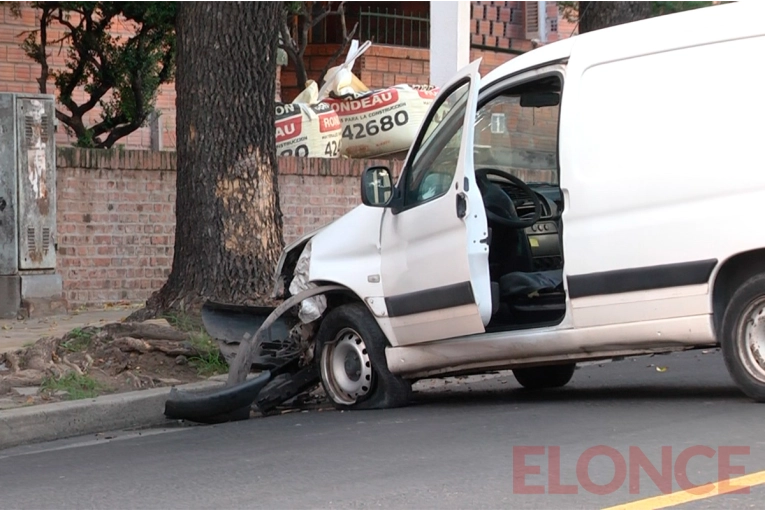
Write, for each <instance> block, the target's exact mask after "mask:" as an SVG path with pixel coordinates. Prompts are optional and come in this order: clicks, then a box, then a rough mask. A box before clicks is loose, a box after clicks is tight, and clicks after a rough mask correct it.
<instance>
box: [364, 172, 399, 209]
mask: <svg viewBox="0 0 765 510" xmlns="http://www.w3.org/2000/svg"><path fill="white" fill-rule="evenodd" d="M392 198H393V179H391V172H390V170H389V169H388V168H387V167H384V166H373V167H371V168H367V169H366V170H364V173H363V174H361V203H363V204H364V205H368V206H370V207H386V206H387V205H388V204H389V203H390V201H391V199H392Z"/></svg>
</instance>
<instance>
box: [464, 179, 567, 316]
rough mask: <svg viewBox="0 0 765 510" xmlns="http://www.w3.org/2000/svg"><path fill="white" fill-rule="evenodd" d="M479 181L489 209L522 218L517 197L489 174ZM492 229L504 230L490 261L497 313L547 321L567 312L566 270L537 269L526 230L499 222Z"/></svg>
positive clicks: (495, 244)
mask: <svg viewBox="0 0 765 510" xmlns="http://www.w3.org/2000/svg"><path fill="white" fill-rule="evenodd" d="M476 181H477V184H478V187H479V189H480V190H481V195H482V197H483V201H484V206H485V207H486V209H488V210H490V211H493V212H494V213H495V214H498V215H500V216H506V217H507V216H509V217H512V218H517V217H518V213H517V212H516V210H515V205H514V204H513V200H512V199H511V198H510V197H509V196H508V194H507V193H505V192H504V191H503V190H502V188H500V187H499V186H498V185H497V184H495V183H493V182H491V181H490V180H489V178H488V176H487V175H485V174H479V175H477V176H476ZM491 228H492V231H494V230H497V229H499V230H500V231H504V232H502V233H501V234H500V235H498V236H496V239H497V242H496V243H492V246H491V247H490V250H491V251H493V252H494V253H493V254H492V253H491V252H490V254H489V255H490V262H491V259H493V264H492V266H493V268H492V271H491V274H492V280H494V282H493V285H492V286H493V287H495V288H497V287H498V294H499V296H498V297H499V306H498V307H497V309H496V313H501V314H502V315H503V316H504V315H506V316H508V318H509V319H510V320H512V322H514V323H515V322H539V321H544V320H546V316H548V315H551V316H553V317H554V316H557V315H558V314H560V313H561V312H563V311H565V307H566V304H565V293H564V292H563V271H562V270H560V269H554V270H548V271H533V267H534V264H533V256H532V252H531V246H530V245H529V240H528V236H527V235H526V232H525V230H524V229H522V228H518V229H513V228H510V227H508V226H504V225H498V224H497V225H493V226H492V227H491ZM503 234H504V235H503ZM492 237H495V236H492ZM503 238H504V239H505V240H506V241H505V242H502V240H503ZM492 255H494V256H492Z"/></svg>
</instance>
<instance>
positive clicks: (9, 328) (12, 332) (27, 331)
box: [0, 306, 136, 353]
mask: <svg viewBox="0 0 765 510" xmlns="http://www.w3.org/2000/svg"><path fill="white" fill-rule="evenodd" d="M135 309H136V307H135V306H115V307H112V308H107V309H93V310H85V311H82V312H78V311H73V312H70V313H68V314H66V315H57V316H53V317H45V318H39V319H27V320H23V321H19V320H14V319H7V320H0V353H3V352H8V351H14V350H16V349H21V348H22V347H24V346H25V345H28V344H31V343H34V342H36V341H37V340H39V339H40V338H42V337H44V336H62V335H64V334H65V333H67V332H69V331H71V330H73V329H74V328H81V327H85V326H99V325H103V324H108V323H110V322H119V321H121V320H122V319H124V318H125V317H127V316H128V315H130V314H131V313H132V312H133V311H134V310H135Z"/></svg>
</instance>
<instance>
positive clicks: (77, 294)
mask: <svg viewBox="0 0 765 510" xmlns="http://www.w3.org/2000/svg"><path fill="white" fill-rule="evenodd" d="M373 164H386V165H388V166H389V167H391V168H392V169H393V170H394V173H397V172H398V168H399V166H400V162H399V161H387V160H386V161H375V160H367V161H363V160H340V159H337V160H326V159H300V158H280V160H279V184H280V199H281V208H282V213H283V215H284V238H285V242H286V243H290V242H292V241H294V240H295V239H297V238H298V237H300V236H302V235H303V234H304V233H307V232H310V231H312V230H315V229H316V228H318V227H320V226H322V225H325V224H327V223H329V222H331V221H332V220H334V219H335V218H338V217H340V216H341V215H343V214H345V213H346V212H347V211H349V210H351V209H352V208H353V207H355V206H356V205H358V204H359V203H360V187H359V176H360V175H361V171H362V170H363V169H364V168H366V167H368V166H371V165H373ZM57 167H58V168H57V170H58V173H57V179H56V184H57V198H58V205H57V213H58V214H57V221H58V237H57V244H58V251H57V253H58V255H57V256H58V271H59V273H60V274H61V276H62V278H63V281H64V293H65V298H66V299H67V301H68V302H69V305H70V306H72V307H76V306H80V305H93V304H103V303H108V302H117V301H143V300H145V299H147V298H148V297H149V296H150V295H151V293H152V292H153V291H154V290H156V289H158V288H160V287H161V286H162V284H163V283H164V281H165V279H166V276H167V274H168V273H169V271H170V267H171V265H172V258H173V244H174V230H175V153H174V152H161V153H160V152H150V151H142V150H141V151H138V150H136V151H131V150H127V151H118V150H112V151H98V150H90V151H89V150H82V149H74V148H63V147H62V148H59V149H58V158H57Z"/></svg>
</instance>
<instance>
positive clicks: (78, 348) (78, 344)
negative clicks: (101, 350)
mask: <svg viewBox="0 0 765 510" xmlns="http://www.w3.org/2000/svg"><path fill="white" fill-rule="evenodd" d="M66 336H67V337H68V339H67V340H66V341H65V342H62V343H61V347H63V348H64V349H66V350H67V351H69V352H82V351H84V350H86V349H87V348H88V347H90V343H91V342H92V341H93V332H92V331H86V330H84V329H82V328H74V329H73V330H72V331H70V332H69V333H67V335H66Z"/></svg>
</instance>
